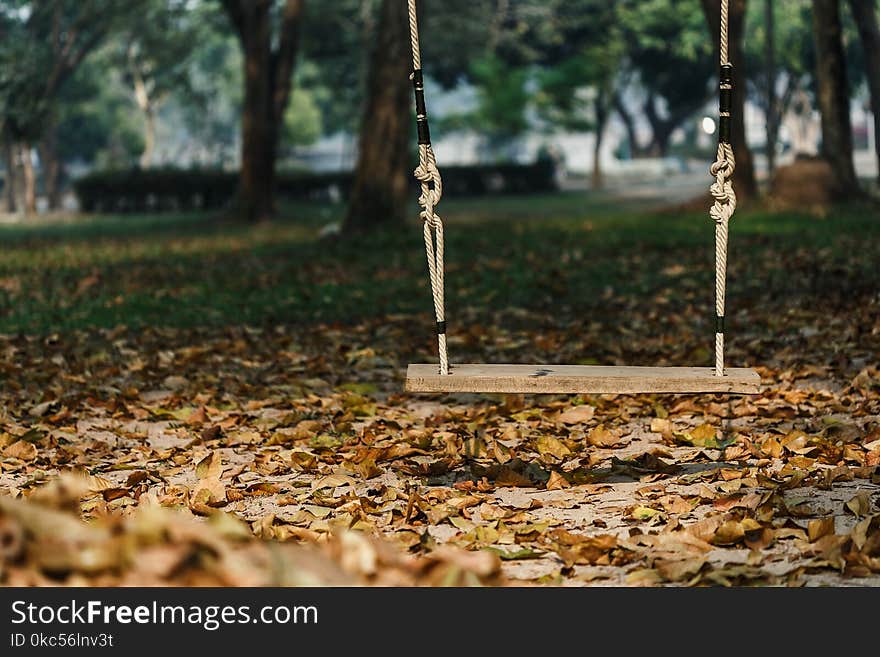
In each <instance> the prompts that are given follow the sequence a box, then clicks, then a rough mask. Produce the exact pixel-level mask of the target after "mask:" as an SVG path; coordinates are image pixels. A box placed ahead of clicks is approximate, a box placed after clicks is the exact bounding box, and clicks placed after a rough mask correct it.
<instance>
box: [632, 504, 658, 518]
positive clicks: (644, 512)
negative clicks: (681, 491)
mask: <svg viewBox="0 0 880 657" xmlns="http://www.w3.org/2000/svg"><path fill="white" fill-rule="evenodd" d="M661 513H662V511H658V510H657V509H652V508H651V507H649V506H637V507H635V508H634V509H633V510H632V511H631V512H630V514H629V515H630V517H631V518H633V519H634V520H650V519H651V518H654V517H656V516H658V515H660V514H661Z"/></svg>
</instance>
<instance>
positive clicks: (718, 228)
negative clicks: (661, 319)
mask: <svg viewBox="0 0 880 657" xmlns="http://www.w3.org/2000/svg"><path fill="white" fill-rule="evenodd" d="M729 23H730V15H729V0H721V35H720V37H721V47H720V52H721V66H722V67H724V66H729V65H730V55H729V39H730V36H729ZM722 85H723V83H722ZM725 88H731V87H725V86H722V89H725ZM721 117H722V121H724V120H725V117H726V120H727V121H730V112H725V111H722V113H721ZM735 168H736V159H735V157H734V154H733V147H732V146H731V145H730V144H729V143H724V142H722V141H720V140H719V143H718V155H717V158H716V159H715V162H713V163H712V166H711V167H710V169H709V171H710V173H711V174H712V177H714V178H715V182H714V183H712V186H711V187H710V188H709V191H710V193H711V194H712V197H713V198H714V203H713V205H712V208H711V209H710V210H709V216H710V217H711V218H712V219H713V220H714V221H715V315H716V317H719V318H722V319H721V321H722V322H723V317H724V297H725V291H726V286H727V242H728V232H729V225H730V218H731V217H732V216H733V213H734V212H735V211H736V193H735V192H734V190H733V183H732V182H731V180H732V177H733V172H734V169H735ZM715 375H716V376H724V331H723V328H722V327H719V326H716V328H715Z"/></svg>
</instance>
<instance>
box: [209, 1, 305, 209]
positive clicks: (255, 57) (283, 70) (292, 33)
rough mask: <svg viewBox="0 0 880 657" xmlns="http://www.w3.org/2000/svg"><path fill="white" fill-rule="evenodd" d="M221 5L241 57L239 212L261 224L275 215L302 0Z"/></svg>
mask: <svg viewBox="0 0 880 657" xmlns="http://www.w3.org/2000/svg"><path fill="white" fill-rule="evenodd" d="M221 2H222V5H223V8H224V10H225V11H226V14H227V16H228V17H229V20H230V22H231V23H232V25H233V27H234V28H235V31H236V33H237V35H238V38H239V42H240V44H241V48H242V52H243V54H244V62H243V66H244V87H245V89H244V107H243V111H242V121H241V140H242V145H241V175H240V179H239V191H238V194H239V209H240V211H241V212H242V214H243V215H244V217H245V218H247V219H248V220H249V221H252V222H256V221H263V220H266V219H269V218H270V217H271V216H272V215H273V214H274V212H275V166H276V160H277V155H278V141H279V136H280V134H281V126H282V123H283V120H284V113H285V110H286V108H287V103H288V101H289V100H290V92H291V89H292V86H293V73H294V70H295V67H296V57H297V52H298V50H299V36H300V28H301V23H302V16H303V8H304V5H305V0H284V2H283V5H282V6H281V7H279V8H276V7H275V2H274V0H221ZM275 9H277V10H278V11H273V10H275ZM276 13H280V16H279V17H278V19H277V21H275V20H273V18H274V16H273V14H276ZM276 22H277V23H278V25H277V26H275V25H274V23H276Z"/></svg>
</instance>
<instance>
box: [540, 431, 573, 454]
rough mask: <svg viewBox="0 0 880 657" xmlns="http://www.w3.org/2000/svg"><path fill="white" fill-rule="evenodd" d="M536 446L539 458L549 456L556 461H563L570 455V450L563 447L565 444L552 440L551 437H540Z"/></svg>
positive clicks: (557, 439) (556, 439)
mask: <svg viewBox="0 0 880 657" xmlns="http://www.w3.org/2000/svg"><path fill="white" fill-rule="evenodd" d="M536 444H537V447H538V453H539V454H541V456H546V455H547V454H550V455H552V456H555V457H556V458H558V459H564V458H565V457H566V456H568V455H569V454H571V450H570V449H569V448H568V447H566V446H565V443H563V442H562V441H561V440H559V438H554V437H553V436H540V437H539V438H538V440H537V442H536Z"/></svg>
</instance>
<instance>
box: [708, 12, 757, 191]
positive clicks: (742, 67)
mask: <svg viewBox="0 0 880 657" xmlns="http://www.w3.org/2000/svg"><path fill="white" fill-rule="evenodd" d="M702 3H703V11H704V13H705V15H706V21H707V22H708V24H709V33H710V34H711V35H712V41H713V43H714V45H715V49H716V50H715V53H716V62H717V61H718V57H717V54H718V50H717V48H718V39H719V34H720V25H721V3H720V2H718V0H702ZM746 9H747V0H730V62H731V64H733V111H732V119H731V123H732V125H731V144H732V145H733V150H734V152H735V153H736V171H735V172H734V174H733V184H734V186H735V187H736V194H737V196H738V197H739V198H740V199H743V200H746V199H750V198H754V197H755V196H757V193H758V185H757V182H756V180H755V167H754V163H753V161H752V152H751V149H750V148H749V145H748V142H747V141H746V122H745V104H746V93H747V88H746V79H747V77H746V58H745V48H744V37H745V29H744V28H745V17H746Z"/></svg>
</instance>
